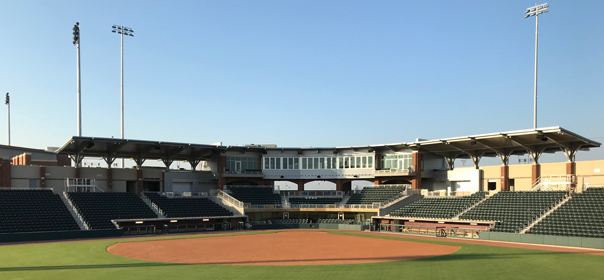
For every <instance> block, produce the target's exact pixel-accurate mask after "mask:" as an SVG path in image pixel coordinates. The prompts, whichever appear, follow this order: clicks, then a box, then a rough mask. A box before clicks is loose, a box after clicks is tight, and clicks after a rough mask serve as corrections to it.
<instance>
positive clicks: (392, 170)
mask: <svg viewBox="0 0 604 280" xmlns="http://www.w3.org/2000/svg"><path fill="white" fill-rule="evenodd" d="M374 173H413V168H412V167H409V168H388V169H376V170H375V171H374Z"/></svg>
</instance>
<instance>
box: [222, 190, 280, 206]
mask: <svg viewBox="0 0 604 280" xmlns="http://www.w3.org/2000/svg"><path fill="white" fill-rule="evenodd" d="M229 189H230V191H231V193H232V196H233V197H234V198H236V199H238V200H240V201H243V202H244V203H250V204H256V205H275V204H281V196H280V195H279V194H276V193H273V190H274V188H273V187H247V186H246V187H235V186H233V187H230V188H229Z"/></svg>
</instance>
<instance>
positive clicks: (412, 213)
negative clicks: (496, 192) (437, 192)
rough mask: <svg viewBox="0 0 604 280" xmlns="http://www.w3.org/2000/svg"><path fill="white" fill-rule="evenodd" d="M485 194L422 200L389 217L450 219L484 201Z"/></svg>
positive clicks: (396, 211)
mask: <svg viewBox="0 0 604 280" xmlns="http://www.w3.org/2000/svg"><path fill="white" fill-rule="evenodd" d="M485 196H486V192H476V193H474V194H472V195H470V196H464V197H443V198H424V199H420V200H418V201H416V202H414V203H412V204H410V205H407V206H404V207H402V208H400V209H398V210H395V211H393V212H392V213H390V216H398V217H418V218H434V219H451V218H453V217H455V216H457V215H459V214H460V213H461V212H463V211H464V210H466V209H468V208H469V207H470V206H472V205H474V204H476V203H478V202H479V201H480V200H482V199H484V197H485Z"/></svg>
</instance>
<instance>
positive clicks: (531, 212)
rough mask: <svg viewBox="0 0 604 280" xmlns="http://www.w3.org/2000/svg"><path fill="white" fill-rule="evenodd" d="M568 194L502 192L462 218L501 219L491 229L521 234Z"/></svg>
mask: <svg viewBox="0 0 604 280" xmlns="http://www.w3.org/2000/svg"><path fill="white" fill-rule="evenodd" d="M566 195H567V192H565V191H544V192H533V191H518V192H509V191H503V192H498V193H497V194H495V195H493V196H492V197H490V198H488V199H487V200H485V201H483V202H482V203H480V204H479V205H477V206H476V207H474V208H472V209H470V211H468V212H466V213H464V214H463V215H461V216H460V217H459V218H460V219H462V220H483V221H499V223H498V224H496V225H495V227H494V228H493V229H492V230H491V231H496V232H513V233H514V232H515V233H518V232H520V230H521V229H522V228H524V227H526V226H528V225H529V224H530V223H532V222H534V221H535V220H536V219H537V218H538V217H540V216H541V215H543V214H545V212H547V211H548V210H550V209H551V208H552V207H554V206H555V205H556V204H558V203H559V202H561V201H562V200H564V198H565V197H566Z"/></svg>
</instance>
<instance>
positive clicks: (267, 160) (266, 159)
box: [264, 158, 269, 169]
mask: <svg viewBox="0 0 604 280" xmlns="http://www.w3.org/2000/svg"><path fill="white" fill-rule="evenodd" d="M268 162H269V159H268V158H264V169H269V164H268Z"/></svg>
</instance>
